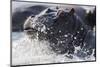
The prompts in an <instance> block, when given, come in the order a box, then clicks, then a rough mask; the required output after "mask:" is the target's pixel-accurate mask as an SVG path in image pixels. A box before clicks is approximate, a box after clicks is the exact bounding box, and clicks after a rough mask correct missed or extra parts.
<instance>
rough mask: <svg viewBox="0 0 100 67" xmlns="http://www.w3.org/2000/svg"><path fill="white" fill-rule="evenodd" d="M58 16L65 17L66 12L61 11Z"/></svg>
mask: <svg viewBox="0 0 100 67" xmlns="http://www.w3.org/2000/svg"><path fill="white" fill-rule="evenodd" d="M57 15H58V16H60V17H63V16H64V15H65V13H64V11H62V10H59V11H58V12H57Z"/></svg>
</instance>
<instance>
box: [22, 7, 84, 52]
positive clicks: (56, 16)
mask: <svg viewBox="0 0 100 67" xmlns="http://www.w3.org/2000/svg"><path fill="white" fill-rule="evenodd" d="M84 29H85V28H84V27H83V24H82V23H81V21H80V19H79V17H78V16H77V15H76V13H75V10H74V8H71V9H69V10H68V9H60V8H55V9H54V8H47V9H45V10H44V11H42V12H40V13H39V14H38V15H35V16H34V15H31V16H30V17H28V19H27V20H26V22H25V23H24V31H25V32H26V33H27V35H29V36H30V37H31V38H32V39H35V38H38V39H39V40H47V41H49V42H50V43H51V45H50V46H51V47H52V49H53V50H54V51H55V52H56V53H66V52H69V53H73V52H74V45H80V44H81V42H82V40H83V37H84V36H83V35H84V34H85V33H84V31H85V30H84Z"/></svg>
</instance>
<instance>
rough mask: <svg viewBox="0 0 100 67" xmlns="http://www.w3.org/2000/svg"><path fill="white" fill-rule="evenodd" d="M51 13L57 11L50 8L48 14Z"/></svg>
mask: <svg viewBox="0 0 100 67" xmlns="http://www.w3.org/2000/svg"><path fill="white" fill-rule="evenodd" d="M50 12H55V10H52V9H50V8H48V10H47V11H46V13H50Z"/></svg>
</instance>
